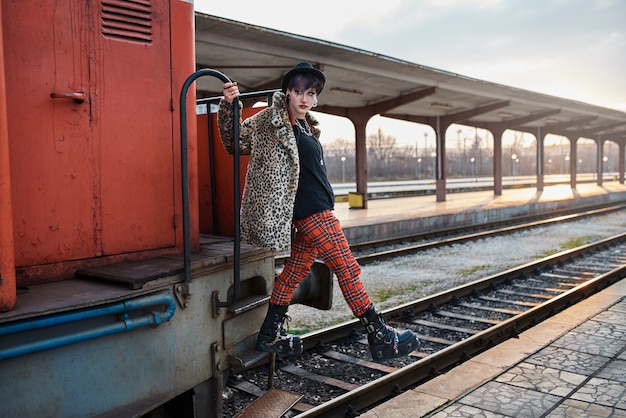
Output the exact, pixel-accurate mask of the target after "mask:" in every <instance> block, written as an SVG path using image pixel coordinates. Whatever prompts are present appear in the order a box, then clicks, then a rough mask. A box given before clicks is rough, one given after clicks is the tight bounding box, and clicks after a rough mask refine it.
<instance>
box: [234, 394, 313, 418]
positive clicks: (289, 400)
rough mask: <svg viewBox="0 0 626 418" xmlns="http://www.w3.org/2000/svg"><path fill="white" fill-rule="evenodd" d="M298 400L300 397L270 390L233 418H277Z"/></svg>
mask: <svg viewBox="0 0 626 418" xmlns="http://www.w3.org/2000/svg"><path fill="white" fill-rule="evenodd" d="M300 399H302V395H298V394H295V393H291V392H286V391H284V390H280V389H276V388H272V389H270V390H268V391H267V392H266V393H265V394H264V395H263V396H261V397H260V398H258V399H256V400H255V401H254V402H252V403H251V404H250V405H248V407H246V409H244V410H243V411H241V412H240V413H238V414H237V415H236V416H235V418H258V417H264V418H272V417H276V418H279V417H282V416H283V415H284V414H285V413H287V411H289V410H290V409H291V407H292V406H294V405H295V404H296V403H298V401H300Z"/></svg>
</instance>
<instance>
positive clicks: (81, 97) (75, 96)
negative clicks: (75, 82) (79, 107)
mask: <svg viewBox="0 0 626 418" xmlns="http://www.w3.org/2000/svg"><path fill="white" fill-rule="evenodd" d="M50 97H52V98H53V99H72V100H74V101H75V102H76V103H82V102H84V101H85V100H87V95H86V94H85V93H82V92H78V91H77V92H74V93H50Z"/></svg>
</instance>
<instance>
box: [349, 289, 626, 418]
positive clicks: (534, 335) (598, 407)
mask: <svg viewBox="0 0 626 418" xmlns="http://www.w3.org/2000/svg"><path fill="white" fill-rule="evenodd" d="M405 417H432V418H450V417H488V418H497V417H549V418H553V417H554V418H555V417H626V279H623V280H621V281H620V282H617V283H615V284H614V285H612V286H610V287H608V288H606V289H604V290H603V291H601V292H600V293H597V294H595V295H593V296H590V297H589V298H587V299H585V300H584V301H582V302H579V303H577V304H576V305H574V306H572V307H571V308H568V309H567V310H565V311H562V312H561V313H559V314H557V315H556V316H554V317H552V318H549V319H547V320H545V321H544V322H542V323H540V324H538V325H536V326H535V327H533V328H531V329H529V330H527V331H525V332H523V333H521V334H520V336H519V338H516V339H510V340H507V341H505V342H504V343H502V344H500V345H498V346H497V347H495V348H493V349H491V350H488V351H485V352H484V353H481V354H480V355H477V356H475V357H474V358H472V359H470V360H469V361H467V362H465V363H463V364H462V365H459V366H457V367H455V368H454V369H452V370H450V371H448V372H447V373H445V374H442V375H440V376H437V377H436V378H434V379H432V380H430V381H428V382H427V383H425V384H423V385H421V386H418V387H416V388H414V389H411V390H408V391H406V392H404V393H402V394H401V395H399V396H397V397H395V398H393V399H392V400H390V401H388V402H385V403H383V404H381V405H379V406H377V407H375V408H373V409H371V410H370V411H368V412H366V413H364V414H361V415H360V418H405Z"/></svg>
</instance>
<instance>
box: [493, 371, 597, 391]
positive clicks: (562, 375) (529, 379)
mask: <svg viewBox="0 0 626 418" xmlns="http://www.w3.org/2000/svg"><path fill="white" fill-rule="evenodd" d="M586 379H587V376H585V375H581V374H577V373H572V372H568V371H566V370H558V369H553V368H549V367H544V366H540V365H536V364H531V363H520V364H518V365H517V366H515V367H513V368H511V369H510V370H508V371H507V372H505V373H503V374H501V375H500V376H499V377H498V378H497V379H496V381H498V382H502V383H509V384H511V385H514V386H518V387H522V388H526V389H533V390H536V391H539V392H543V393H549V394H551V395H557V396H563V397H564V396H567V394H569V393H570V392H572V391H573V390H574V389H576V388H577V387H578V386H579V385H580V384H581V383H582V382H584V381H585V380H586Z"/></svg>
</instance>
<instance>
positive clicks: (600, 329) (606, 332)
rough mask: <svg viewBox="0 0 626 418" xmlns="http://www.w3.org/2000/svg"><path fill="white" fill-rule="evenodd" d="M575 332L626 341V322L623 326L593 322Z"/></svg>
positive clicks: (585, 324)
mask: <svg viewBox="0 0 626 418" xmlns="http://www.w3.org/2000/svg"><path fill="white" fill-rule="evenodd" d="M574 332H578V333H581V334H587V335H596V336H598V337H606V338H612V339H614V340H621V341H626V322H624V323H623V324H614V323H611V322H603V321H595V320H592V321H587V322H585V323H584V324H582V325H581V326H579V327H576V328H575V329H574Z"/></svg>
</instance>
